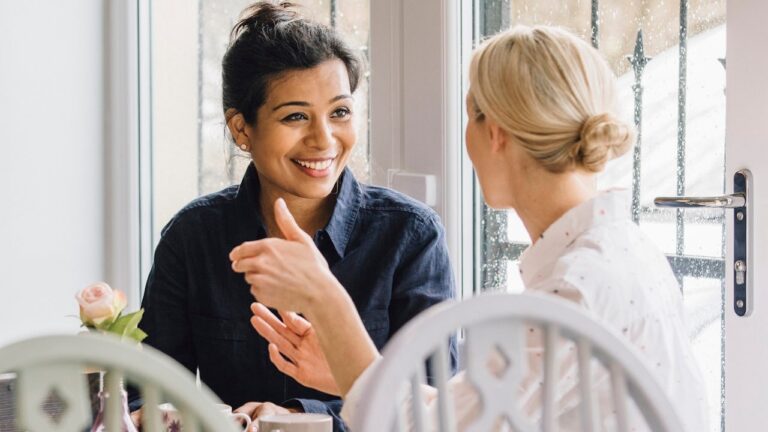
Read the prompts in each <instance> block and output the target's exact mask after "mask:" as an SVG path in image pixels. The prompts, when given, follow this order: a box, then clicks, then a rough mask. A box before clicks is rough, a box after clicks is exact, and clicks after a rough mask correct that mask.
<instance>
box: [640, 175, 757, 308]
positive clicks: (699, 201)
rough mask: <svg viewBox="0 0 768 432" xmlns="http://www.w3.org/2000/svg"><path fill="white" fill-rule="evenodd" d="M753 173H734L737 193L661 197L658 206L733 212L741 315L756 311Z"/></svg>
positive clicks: (736, 295) (736, 304)
mask: <svg viewBox="0 0 768 432" xmlns="http://www.w3.org/2000/svg"><path fill="white" fill-rule="evenodd" d="M754 193H755V192H754V188H753V187H752V173H751V172H750V171H749V170H747V169H743V170H740V171H738V172H736V174H734V176H733V194H731V195H723V196H714V197H658V198H656V199H655V200H653V202H654V204H656V206H658V207H674V208H679V209H689V208H727V209H734V214H733V309H734V311H735V312H736V315H738V316H747V315H749V314H750V313H751V312H752V290H753V285H754V284H753V283H752V274H753V273H754V271H752V269H753V268H754V265H753V263H751V262H750V261H749V260H750V259H751V258H752V257H753V256H754V255H753V254H752V223H753V220H754V218H752V215H751V214H750V212H751V211H752V197H753V196H754Z"/></svg>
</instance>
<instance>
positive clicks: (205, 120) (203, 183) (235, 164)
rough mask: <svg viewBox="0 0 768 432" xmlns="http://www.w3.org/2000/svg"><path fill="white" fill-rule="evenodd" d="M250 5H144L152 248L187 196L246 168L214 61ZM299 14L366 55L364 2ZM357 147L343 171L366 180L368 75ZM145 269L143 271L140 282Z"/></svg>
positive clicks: (310, 7) (332, 0) (313, 6)
mask: <svg viewBox="0 0 768 432" xmlns="http://www.w3.org/2000/svg"><path fill="white" fill-rule="evenodd" d="M251 3H253V1H251V0H217V1H208V0H206V1H202V0H199V1H197V2H189V1H182V0H176V1H162V2H152V3H151V35H152V36H151V51H152V59H151V65H152V66H151V69H152V71H151V87H152V103H151V112H152V115H151V123H152V131H151V149H150V152H151V156H152V182H151V187H150V190H151V200H150V201H151V204H150V205H151V208H152V210H151V212H150V213H151V216H150V217H151V225H152V229H151V231H152V244H153V245H154V244H156V243H157V241H158V239H159V234H160V230H161V229H162V228H163V226H164V225H165V224H166V223H167V222H168V221H169V220H170V218H171V217H172V216H173V215H174V214H175V213H176V212H177V211H179V209H181V208H182V207H183V206H184V205H186V204H187V203H188V202H190V201H191V200H193V199H194V198H196V197H198V196H201V195H204V194H208V193H212V192H215V191H218V190H220V189H223V188H225V187H227V186H229V185H232V184H237V183H239V182H240V179H241V177H242V175H243V172H244V170H245V168H246V167H247V164H248V162H249V160H250V159H249V157H248V155H247V154H246V153H244V152H242V151H240V150H238V149H237V148H236V147H235V146H234V144H233V143H232V141H231V137H230V136H229V132H228V131H227V129H226V125H225V123H224V115H223V113H222V107H221V59H222V57H223V55H224V52H225V51H226V48H227V44H228V41H229V31H230V29H231V28H232V26H233V25H234V24H235V23H236V22H237V17H238V15H239V13H240V11H241V10H242V9H243V8H244V7H246V6H248V5H249V4H251ZM300 3H301V4H302V5H303V6H302V7H301V8H300V12H301V13H302V15H304V16H306V17H307V18H310V19H313V20H316V21H319V22H321V23H324V24H327V25H331V26H334V27H336V28H338V29H339V30H340V31H341V33H342V34H343V35H344V36H345V37H346V38H347V40H348V41H349V43H350V44H351V45H352V46H353V47H357V48H359V49H360V52H361V55H362V56H363V57H364V58H365V57H367V47H368V30H369V24H368V21H369V11H368V8H369V0H319V1H311V2H300ZM356 104H357V108H356V114H357V120H358V123H359V124H358V143H357V147H356V149H355V152H354V153H353V155H352V157H351V158H350V162H349V165H350V167H351V168H352V170H353V171H354V172H355V174H356V176H357V177H358V178H360V179H361V180H363V181H364V180H366V179H367V178H368V165H369V164H368V154H369V148H368V74H367V73H366V75H365V78H364V79H363V80H362V81H361V84H360V86H359V88H358V90H357V93H356ZM146 270H147V269H146V268H145V269H144V271H145V274H144V275H143V276H144V278H146Z"/></svg>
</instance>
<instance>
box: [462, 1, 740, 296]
mask: <svg viewBox="0 0 768 432" xmlns="http://www.w3.org/2000/svg"><path fill="white" fill-rule="evenodd" d="M475 4H476V8H475V13H477V14H478V15H479V20H478V22H479V27H480V32H479V36H480V37H485V36H489V35H493V34H495V33H498V32H499V31H501V30H504V29H505V28H507V27H509V25H510V22H509V20H510V1H509V0H476V3H475ZM477 6H480V7H477ZM590 17H591V23H590V24H591V26H590V27H591V42H592V45H593V46H594V47H595V48H599V36H600V9H599V0H592V2H591V14H590ZM687 40H688V0H680V33H679V70H678V74H679V76H678V78H679V80H678V81H679V84H678V119H677V123H678V129H677V147H676V192H677V194H678V195H684V194H685V180H686V176H685V147H686V110H685V108H686V100H687V94H686V93H687V92H686V90H687V58H688V45H687ZM627 60H628V61H629V62H630V64H631V65H632V69H633V72H634V75H635V83H634V85H633V86H632V89H633V93H634V122H635V126H636V127H637V132H638V134H637V142H636V145H635V148H634V154H633V162H632V207H631V217H632V220H633V222H635V223H639V222H640V219H641V217H642V218H643V219H644V220H654V219H656V220H669V218H671V217H672V216H673V215H674V218H675V237H676V238H675V254H674V255H669V256H668V260H669V263H670V265H671V266H672V269H673V271H674V272H675V275H676V277H677V279H678V282H679V283H680V287H681V289H682V282H683V278H684V277H687V276H694V277H699V278H713V279H722V275H723V274H724V269H725V261H724V259H723V258H714V257H712V258H711V257H698V256H685V255H684V253H685V222H686V220H687V219H688V220H690V221H692V220H693V219H692V218H693V215H686V214H685V213H684V212H683V211H681V210H679V209H677V210H673V211H669V210H660V209H656V208H649V207H647V206H643V205H641V204H640V184H641V178H642V173H641V155H642V154H641V151H642V146H641V143H642V107H643V85H642V78H643V72H644V70H645V66H646V65H647V64H648V62H649V61H650V60H651V58H650V57H647V56H646V55H645V49H644V44H643V33H642V30H639V31H638V33H637V38H636V41H635V48H634V51H633V54H632V55H631V56H627ZM721 62H722V63H723V66H725V61H724V59H723V60H721ZM475 200H476V202H478V203H479V204H478V205H479V207H480V208H481V209H482V210H481V214H482V221H481V229H480V233H479V234H480V237H481V238H480V241H479V243H480V244H479V248H478V249H479V254H477V255H479V256H478V258H479V260H480V264H481V265H480V268H481V275H480V278H479V280H476V283H475V285H476V286H475V292H477V291H479V290H482V291H485V290H494V289H504V287H506V284H507V272H506V262H507V261H509V260H513V261H514V260H517V259H518V258H519V257H520V254H521V253H522V251H523V250H525V248H526V247H527V246H528V244H527V243H521V242H509V241H506V240H505V239H504V237H505V236H506V233H507V226H508V220H507V217H508V215H507V213H506V212H504V211H494V210H491V209H489V208H488V207H487V206H486V205H485V203H482V198H481V197H480V193H479V190H477V188H476V192H475ZM696 216H697V218H696V222H697V223H715V224H721V225H724V221H725V219H724V215H723V214H722V213H705V214H698V215H696ZM702 216H703V217H704V219H702ZM723 244H725V240H723ZM723 256H724V254H723ZM478 284H479V285H480V286H479V287H478V286H477V285H478ZM478 288H479V289H478Z"/></svg>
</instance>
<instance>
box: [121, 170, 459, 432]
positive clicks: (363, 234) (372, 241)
mask: <svg viewBox="0 0 768 432" xmlns="http://www.w3.org/2000/svg"><path fill="white" fill-rule="evenodd" d="M265 236H266V231H265V227H264V225H263V223H262V220H261V216H260V211H259V181H258V175H257V173H256V170H255V168H254V166H253V164H251V165H250V166H249V167H248V170H247V171H246V174H245V176H244V178H243V181H242V183H241V184H240V185H239V186H232V187H229V188H227V189H224V190H222V191H220V192H217V193H214V194H211V195H207V196H204V197H202V198H199V199H197V200H195V201H193V202H192V203H190V204H189V205H187V206H186V207H185V208H184V209H182V210H181V211H180V212H179V213H178V214H177V215H176V216H175V217H174V218H173V219H172V220H171V221H170V222H169V223H168V225H167V226H166V227H165V228H164V229H163V233H162V237H161V239H160V242H159V244H158V246H157V249H156V251H155V257H154V264H153V266H152V271H151V272H150V274H149V279H148V280H147V287H146V291H145V294H144V299H143V302H142V306H143V308H144V311H145V312H144V319H143V320H142V322H141V328H142V329H143V330H144V331H145V332H147V334H149V337H148V338H147V339H146V341H145V342H146V343H147V344H149V345H151V346H153V347H155V348H157V349H159V350H161V351H163V352H165V353H166V354H168V355H170V356H171V357H173V358H174V359H176V360H177V361H178V362H179V363H181V364H183V365H184V366H185V367H187V368H188V369H189V370H190V371H193V372H194V371H195V369H199V370H200V377H201V379H202V381H203V382H204V383H205V384H206V385H208V387H210V388H211V389H212V390H213V391H214V392H215V393H216V394H217V395H218V396H219V397H220V398H221V399H222V400H223V401H224V402H225V403H227V404H230V405H232V406H233V407H239V406H240V405H242V404H243V403H245V402H249V401H259V402H262V401H269V402H273V403H276V404H278V405H283V406H294V407H298V406H300V407H302V408H303V409H304V411H306V412H321V413H327V414H330V415H333V416H334V429H335V430H344V426H343V424H342V423H341V422H340V420H339V416H338V415H339V412H340V410H341V401H340V400H339V399H338V398H336V397H334V396H330V395H327V394H324V393H321V392H318V391H316V390H313V389H309V388H307V387H304V386H302V385H301V384H298V383H297V382H296V381H294V380H293V379H291V378H290V377H288V376H286V375H284V374H283V373H281V372H280V371H278V370H277V369H276V368H275V366H273V365H272V363H271V362H270V360H269V354H268V351H267V343H266V341H265V340H264V339H263V338H261V336H259V335H258V334H257V333H256V331H255V330H254V329H253V328H252V327H251V325H250V321H249V320H250V317H251V312H250V304H251V303H252V302H253V301H254V299H253V297H252V296H251V293H250V287H249V286H248V285H247V284H246V282H245V281H244V279H243V276H242V275H241V274H237V273H235V272H233V271H232V269H231V263H230V261H229V257H228V255H229V252H230V251H231V250H232V248H234V247H235V246H237V245H239V244H241V243H243V242H244V241H249V240H258V239H262V238H264V237H265ZM314 239H315V244H316V245H317V247H318V248H319V249H320V251H321V252H322V253H323V256H325V258H326V260H327V261H328V264H329V266H330V269H331V271H332V272H333V274H334V275H335V276H336V278H337V279H338V280H339V281H340V282H341V284H342V285H343V286H344V288H346V290H347V291H348V292H349V295H350V296H351V297H352V300H353V301H354V303H355V306H357V310H358V312H359V313H360V316H361V317H362V319H363V323H364V324H365V328H366V330H367V331H368V334H369V335H370V336H371V338H372V339H373V341H374V343H375V344H376V346H377V347H378V348H379V349H381V348H382V347H383V346H384V344H385V343H386V342H387V340H389V338H390V337H392V335H394V334H395V332H397V330H398V329H400V328H401V327H402V326H403V324H405V323H406V322H407V321H408V320H410V319H411V318H413V317H414V316H416V315H417V314H418V313H419V312H421V311H423V310H424V309H427V308H428V307H430V306H432V305H434V304H435V303H438V302H441V301H443V300H445V299H448V298H450V297H453V294H454V282H453V276H452V272H451V268H450V263H449V261H448V253H447V248H446V244H445V236H444V231H443V228H442V225H441V224H440V221H439V220H438V217H437V215H436V214H435V212H434V211H432V210H431V209H430V208H428V207H426V206H424V205H423V204H421V203H419V202H417V201H414V200H412V199H410V198H408V197H406V196H404V195H402V194H400V193H397V192H394V191H392V190H389V189H385V188H379V187H373V186H366V185H361V184H359V183H358V182H357V181H356V180H355V178H354V176H353V175H352V173H351V172H350V171H349V170H345V172H344V173H343V175H342V177H341V179H340V186H339V190H338V195H337V198H336V206H335V208H334V210H333V213H332V215H331V218H330V220H329V222H328V225H327V226H326V227H325V229H322V230H320V231H318V232H317V233H316V235H315V236H314ZM450 343H451V352H452V354H453V355H454V360H455V353H456V350H455V341H451V342H450ZM134 402H136V403H140V401H138V400H135V401H134ZM136 403H134V404H133V405H132V406H136V405H137V404H136Z"/></svg>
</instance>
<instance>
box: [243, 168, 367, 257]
mask: <svg viewBox="0 0 768 432" xmlns="http://www.w3.org/2000/svg"><path fill="white" fill-rule="evenodd" d="M338 184H339V186H338V191H337V192H336V193H337V196H336V205H335V206H334V208H333V213H332V214H331V218H330V219H329V220H328V224H327V225H326V226H325V228H323V229H322V230H321V231H322V232H325V233H326V234H327V236H328V238H329V239H330V240H331V243H333V247H334V249H335V250H336V253H337V254H338V255H339V257H344V254H345V253H346V249H347V245H348V244H349V239H350V237H351V236H352V229H353V228H354V225H355V221H356V220H357V215H358V213H359V210H360V206H361V204H362V200H363V191H362V189H361V187H360V184H359V183H358V182H357V180H356V179H355V176H354V175H353V174H352V171H350V169H349V168H345V169H344V172H342V174H341V176H339V180H338ZM260 190H261V186H260V184H259V175H258V173H257V172H256V167H255V166H254V165H253V163H250V164H248V169H247V170H246V171H245V175H244V176H243V180H242V182H240V187H239V188H238V190H237V203H238V206H239V208H240V211H241V216H242V217H244V218H245V219H244V220H250V221H253V222H254V223H255V225H253V226H255V227H256V228H257V231H256V232H255V233H254V234H256V235H257V237H256V238H255V239H258V238H264V237H266V228H265V227H264V221H263V219H262V218H261V211H260V205H259V195H260ZM248 225H249V226H250V224H248Z"/></svg>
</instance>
